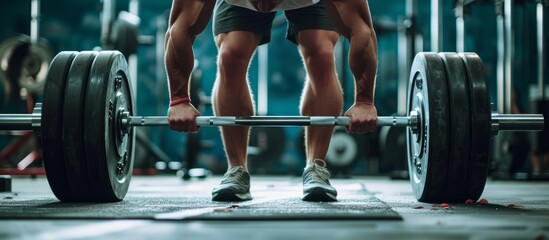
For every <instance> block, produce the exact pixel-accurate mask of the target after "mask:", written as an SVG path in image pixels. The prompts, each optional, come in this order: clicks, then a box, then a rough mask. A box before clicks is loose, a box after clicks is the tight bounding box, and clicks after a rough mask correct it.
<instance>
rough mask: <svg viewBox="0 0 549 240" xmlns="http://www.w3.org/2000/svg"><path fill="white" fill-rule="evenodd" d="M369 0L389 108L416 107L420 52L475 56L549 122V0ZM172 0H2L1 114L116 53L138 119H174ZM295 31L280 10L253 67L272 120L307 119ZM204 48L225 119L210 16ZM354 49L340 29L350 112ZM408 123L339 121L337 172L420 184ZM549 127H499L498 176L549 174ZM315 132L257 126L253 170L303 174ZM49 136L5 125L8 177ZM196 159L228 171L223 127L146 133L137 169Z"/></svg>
mask: <svg viewBox="0 0 549 240" xmlns="http://www.w3.org/2000/svg"><path fill="white" fill-rule="evenodd" d="M369 4H370V8H371V12H372V15H373V19H374V27H375V29H376V31H377V36H378V43H379V69H378V77H377V87H376V99H375V101H376V106H377V109H378V113H379V115H393V114H398V115H405V114H406V112H405V103H406V92H407V90H406V88H407V81H408V74H409V69H410V64H411V60H412V58H413V56H414V55H415V53H416V52H419V51H438V52H439V51H452V52H455V51H459V52H461V51H474V52H477V53H478V55H479V56H480V57H481V58H482V59H483V60H484V62H485V65H486V69H487V77H488V80H489V89H490V98H491V101H492V102H493V110H494V111H498V112H500V113H519V112H521V113H544V114H545V117H546V118H547V109H548V108H549V107H548V104H547V97H546V96H545V98H544V96H543V95H544V91H543V89H544V88H545V89H547V82H548V80H547V79H548V77H547V71H546V70H545V68H547V64H546V63H547V54H546V51H547V50H546V49H547V45H548V44H547V39H549V38H547V35H548V34H549V33H548V31H547V30H546V29H548V28H547V21H548V20H547V18H546V17H545V18H543V17H540V15H541V16H543V15H544V14H543V13H544V10H543V9H547V1H535V0H506V1H503V0H501V1H499V0H485V1H473V0H458V1H450V0H447V1H442V0H432V1H428V0H397V1H390V2H387V1H370V2H369ZM543 4H545V5H543ZM37 5H38V6H37ZM170 6H171V1H169V0H163V1H145V0H142V1H139V0H116V1H115V0H110V1H109V0H103V1H100V0H80V1H66V0H41V1H37V0H33V1H31V0H22V1H2V2H1V3H0V20H1V22H2V27H1V28H0V66H1V71H0V78H1V79H0V113H28V112H29V111H32V107H33V106H34V103H36V102H41V101H42V95H41V84H43V82H42V81H43V79H40V77H41V76H42V77H43V74H45V73H44V71H46V70H47V64H48V63H49V61H51V58H52V57H53V56H55V54H57V53H58V52H60V51H67V50H73V51H84V50H94V49H95V50H100V49H117V50H120V51H122V52H123V53H124V54H125V56H126V57H127V58H128V60H129V62H130V71H131V75H132V81H133V83H134V87H135V90H136V100H137V101H136V102H137V114H138V115H166V112H167V108H168V103H169V99H168V88H167V81H166V73H165V69H164V63H163V51H164V49H163V44H164V34H165V32H166V28H167V20H168V14H169V8H170ZM543 6H545V7H543ZM540 9H541V10H540ZM545 11H546V10H545ZM545 15H546V14H545ZM285 31H286V20H285V18H284V16H283V15H282V14H281V13H279V14H278V15H277V17H276V19H275V23H274V26H273V29H272V33H273V36H272V41H271V43H270V44H269V45H268V46H266V47H261V48H260V50H258V52H257V53H256V56H255V57H254V60H253V62H252V64H251V67H250V71H249V76H250V80H251V86H252V90H253V92H254V96H255V98H256V99H255V101H256V103H257V107H258V109H257V112H258V114H261V115H267V114H268V115H298V114H299V110H298V104H299V99H300V94H301V88H302V86H303V83H304V79H305V71H304V69H303V65H302V61H301V59H300V57H299V54H298V51H297V49H296V46H295V45H293V44H292V43H290V42H289V41H287V40H285V38H284V35H285ZM194 50H195V57H196V63H197V64H195V65H196V69H195V71H194V73H193V80H192V99H193V102H194V104H195V105H197V106H200V110H201V113H202V115H213V113H212V110H211V105H210V104H209V96H210V94H211V93H210V92H211V88H212V86H213V83H214V80H215V77H216V55H217V50H216V47H215V45H214V42H213V36H212V30H211V24H209V25H208V27H207V28H206V30H205V31H204V33H202V34H201V35H200V36H199V37H198V38H197V39H196V42H195V45H194ZM347 51H348V41H346V40H345V39H343V38H341V39H340V41H339V43H338V46H337V49H336V56H335V58H336V60H337V64H338V66H337V71H338V75H339V78H340V81H341V83H342V85H343V87H344V91H345V109H347V108H348V107H349V106H350V105H351V104H352V103H353V91H354V88H353V85H354V80H353V78H352V75H351V74H350V72H349V69H348V66H347V65H348V64H347ZM31 54H32V56H30V57H29V55H31ZM544 62H545V64H544ZM33 71H34V72H33ZM41 74H42V75H41ZM544 83H545V84H544ZM265 90H266V91H265ZM511 92H512V93H513V94H508V93H511ZM545 92H547V91H545ZM265 93H268V94H265ZM545 95H547V94H546V93H545ZM510 96H512V97H510ZM258 97H259V99H258ZM404 131H405V129H398V128H391V127H383V128H380V129H379V130H378V131H376V132H373V133H370V134H364V135H348V134H346V133H345V131H344V130H343V129H338V130H336V133H335V134H334V137H333V140H332V146H331V147H330V153H329V156H328V163H329V164H330V166H331V169H332V171H333V172H334V175H335V176H337V177H349V176H357V175H388V176H392V177H393V178H397V179H398V178H402V179H407V178H408V177H407V172H406V170H407V165H406V157H405V154H406V153H405V147H404V146H405V144H406V143H405V141H406V140H405V132H404ZM546 132H547V131H545V135H543V134H544V133H523V132H521V133H500V134H499V135H498V136H497V137H496V138H494V141H493V142H494V143H495V144H494V147H493V149H492V151H491V155H492V157H491V159H492V163H491V176H492V177H493V178H496V179H510V178H512V179H532V178H540V179H547V172H548V171H549V170H548V169H549V166H546V165H544V160H543V159H544V158H545V159H546V160H545V164H547V161H548V160H547V159H548V158H549V157H548V155H549V153H548V152H547V146H549V142H548V141H547V133H546ZM302 135H303V130H302V128H298V127H288V128H271V129H261V128H255V129H253V130H252V136H251V141H250V147H249V155H250V157H249V158H250V161H249V167H250V171H251V173H252V174H272V175H301V172H302V169H303V167H304V164H305V163H304V153H303V144H302V142H303V136H302ZM36 141H39V139H38V138H36V137H34V136H32V135H31V134H29V133H26V132H17V131H9V132H8V131H4V132H2V133H1V134H0V150H1V151H2V152H1V153H0V174H9V175H16V174H25V175H27V174H29V175H39V174H43V170H42V169H41V161H40V154H39V149H37V147H36V146H37V144H36ZM543 149H545V152H544V151H543ZM191 168H195V169H196V171H195V172H194V173H192V174H190V175H189V173H188V172H186V171H185V173H186V174H185V176H196V177H203V176H205V175H207V174H208V173H209V172H211V173H213V174H221V173H223V172H224V171H225V169H226V159H225V156H224V152H223V147H222V144H221V139H220V137H219V132H218V129H217V128H208V127H203V128H201V130H200V132H199V133H198V134H182V133H176V132H172V131H171V130H170V129H169V128H168V127H150V128H139V129H138V136H137V147H136V158H135V169H136V170H135V174H176V173H177V172H178V171H179V173H180V176H182V175H181V171H180V170H182V169H183V170H187V169H191Z"/></svg>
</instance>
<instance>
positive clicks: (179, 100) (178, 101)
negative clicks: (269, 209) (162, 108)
mask: <svg viewBox="0 0 549 240" xmlns="http://www.w3.org/2000/svg"><path fill="white" fill-rule="evenodd" d="M189 102H191V99H190V98H188V97H181V98H175V99H172V100H171V101H170V107H172V106H175V105H177V104H181V103H189Z"/></svg>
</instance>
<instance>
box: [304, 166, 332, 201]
mask: <svg viewBox="0 0 549 240" xmlns="http://www.w3.org/2000/svg"><path fill="white" fill-rule="evenodd" d="M329 178H330V172H328V169H326V162H324V160H321V159H315V160H314V163H313V164H312V165H308V166H307V167H305V170H304V171H303V198H302V199H303V201H311V202H333V201H337V199H336V197H337V190H336V189H335V188H334V187H332V186H331V185H330V180H328V179H329Z"/></svg>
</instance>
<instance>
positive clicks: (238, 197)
mask: <svg viewBox="0 0 549 240" xmlns="http://www.w3.org/2000/svg"><path fill="white" fill-rule="evenodd" d="M248 200H252V195H251V194H250V193H243V194H242V193H240V194H239V193H237V194H235V193H233V191H231V190H225V191H220V192H218V193H217V194H214V195H213V196H212V201H217V202H241V201H248Z"/></svg>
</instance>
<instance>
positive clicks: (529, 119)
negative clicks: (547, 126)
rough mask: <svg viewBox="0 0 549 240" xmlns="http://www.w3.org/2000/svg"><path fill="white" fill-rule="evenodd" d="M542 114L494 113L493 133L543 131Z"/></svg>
mask: <svg viewBox="0 0 549 240" xmlns="http://www.w3.org/2000/svg"><path fill="white" fill-rule="evenodd" d="M543 128H544V118H543V115H542V114H499V113H492V132H493V133H497V132H499V131H543Z"/></svg>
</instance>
